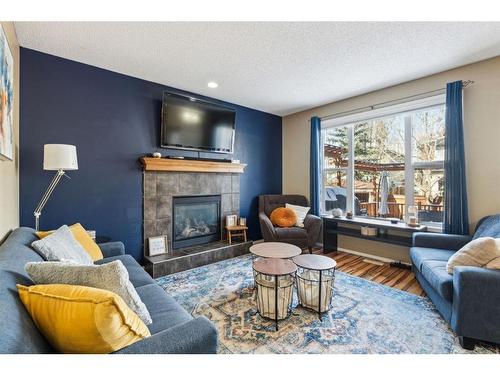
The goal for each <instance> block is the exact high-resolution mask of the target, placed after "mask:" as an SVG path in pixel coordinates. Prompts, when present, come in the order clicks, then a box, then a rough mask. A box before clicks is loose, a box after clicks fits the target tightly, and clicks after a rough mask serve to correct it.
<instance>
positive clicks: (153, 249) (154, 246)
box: [148, 236, 168, 257]
mask: <svg viewBox="0 0 500 375" xmlns="http://www.w3.org/2000/svg"><path fill="white" fill-rule="evenodd" d="M167 253H168V238H167V236H157V237H149V238H148V254H149V256H150V257H154V256H156V255H162V254H167Z"/></svg>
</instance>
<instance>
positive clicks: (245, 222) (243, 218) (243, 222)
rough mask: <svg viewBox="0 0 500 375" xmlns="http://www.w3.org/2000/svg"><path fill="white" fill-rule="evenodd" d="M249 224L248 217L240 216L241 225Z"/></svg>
mask: <svg viewBox="0 0 500 375" xmlns="http://www.w3.org/2000/svg"><path fill="white" fill-rule="evenodd" d="M246 225H247V218H246V217H240V226H243V227H244V226H246Z"/></svg>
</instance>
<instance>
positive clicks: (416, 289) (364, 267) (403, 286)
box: [315, 249, 425, 296]
mask: <svg viewBox="0 0 500 375" xmlns="http://www.w3.org/2000/svg"><path fill="white" fill-rule="evenodd" d="M315 253H318V254H323V252H322V250H319V249H318V250H317V251H315ZM325 255H327V256H329V257H331V258H333V259H335V260H336V262H337V269H338V270H339V271H342V272H345V273H348V274H350V275H353V276H358V277H362V278H363V279H367V280H371V281H374V282H377V283H380V284H383V285H386V286H390V287H392V288H396V289H400V290H404V291H406V292H409V293H413V294H416V295H417V296H425V292H424V291H423V290H422V288H421V287H420V284H419V283H418V281H417V280H416V279H415V275H414V274H413V272H411V270H407V269H402V268H397V267H391V266H390V265H389V264H388V263H383V264H382V265H380V264H374V263H371V262H370V259H368V258H365V257H362V256H358V255H353V254H349V253H343V252H341V251H337V252H335V253H331V254H325ZM377 263H380V262H378V261H377Z"/></svg>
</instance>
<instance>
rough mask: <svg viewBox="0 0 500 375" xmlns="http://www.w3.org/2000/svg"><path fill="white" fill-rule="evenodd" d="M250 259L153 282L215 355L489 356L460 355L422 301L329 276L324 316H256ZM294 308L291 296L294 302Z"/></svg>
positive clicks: (455, 341)
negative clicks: (203, 331) (208, 339)
mask: <svg viewBox="0 0 500 375" xmlns="http://www.w3.org/2000/svg"><path fill="white" fill-rule="evenodd" d="M252 259H253V258H252V256H250V255H245V256H242V257H239V258H234V259H230V260H226V261H223V262H219V263H214V264H211V265H208V266H204V267H200V268H195V269H192V270H189V271H185V272H181V273H177V274H173V275H169V276H165V277H162V278H159V279H157V282H158V283H159V284H160V285H161V286H162V287H163V288H164V289H165V291H166V292H167V293H168V294H169V295H171V296H172V297H173V298H175V299H176V300H177V301H178V302H179V303H180V304H181V305H182V306H183V307H184V308H185V309H186V310H188V311H189V312H190V313H191V314H192V315H193V316H199V315H204V316H206V317H207V318H209V319H210V320H211V321H212V322H214V324H215V325H216V326H217V328H218V330H219V339H220V345H219V351H220V352H221V353H494V352H498V348H495V347H488V346H476V350H475V351H474V352H471V351H467V350H464V349H462V348H461V347H460V345H459V343H458V338H457V337H456V336H455V334H454V333H453V332H452V331H451V330H450V328H449V326H448V324H447V323H446V322H445V321H444V320H443V319H442V318H441V317H440V315H439V313H438V312H437V311H436V309H435V308H434V306H433V304H432V303H431V302H430V300H429V299H428V298H424V297H419V296H415V295H413V294H409V293H407V292H403V291H400V290H397V289H393V288H389V287H386V286H383V285H380V284H376V283H373V282H370V281H367V280H364V279H361V278H358V277H354V276H350V275H347V274H345V273H342V272H339V271H337V272H336V279H335V289H334V296H333V307H332V309H331V310H330V311H329V312H328V313H326V314H324V316H323V321H322V322H321V321H320V320H319V319H318V316H317V314H315V313H313V312H311V311H309V310H306V309H304V308H302V307H296V308H295V309H294V311H293V313H292V315H291V316H290V317H289V318H288V319H286V320H283V321H281V322H280V326H279V331H278V332H276V331H275V328H274V323H273V322H272V321H270V320H267V319H264V318H262V317H260V315H259V314H257V310H256V304H255V294H254V289H253V274H252V264H251V262H252ZM294 304H295V305H296V304H297V302H296V296H294Z"/></svg>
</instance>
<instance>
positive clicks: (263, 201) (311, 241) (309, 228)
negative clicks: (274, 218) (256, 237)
mask: <svg viewBox="0 0 500 375" xmlns="http://www.w3.org/2000/svg"><path fill="white" fill-rule="evenodd" d="M286 203H289V204H294V205H297V206H303V207H309V202H308V201H307V198H306V197H304V196H303V195H260V196H259V222H260V229H261V232H262V237H263V238H264V241H266V242H286V243H290V244H292V245H296V246H298V247H300V248H305V247H307V248H308V250H309V252H310V253H312V248H313V246H314V245H316V243H317V242H318V240H319V238H320V233H321V224H322V222H321V219H320V218H319V217H318V216H315V215H311V214H307V216H306V218H305V220H304V227H303V228H299V227H292V228H279V227H275V226H274V225H273V224H272V223H271V220H270V219H269V216H270V215H271V212H273V210H274V209H275V208H278V207H285V204H286Z"/></svg>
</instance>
